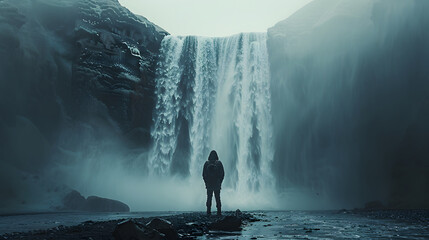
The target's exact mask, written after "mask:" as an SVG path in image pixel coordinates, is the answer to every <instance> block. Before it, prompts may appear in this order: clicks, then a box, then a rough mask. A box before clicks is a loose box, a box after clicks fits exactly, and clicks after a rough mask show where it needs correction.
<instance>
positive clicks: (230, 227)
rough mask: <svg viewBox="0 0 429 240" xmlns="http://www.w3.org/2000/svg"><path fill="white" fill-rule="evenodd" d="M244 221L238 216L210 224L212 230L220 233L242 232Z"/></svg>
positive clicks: (227, 217)
mask: <svg viewBox="0 0 429 240" xmlns="http://www.w3.org/2000/svg"><path fill="white" fill-rule="evenodd" d="M241 224H242V220H241V218H239V217H236V216H226V217H224V218H222V219H220V220H217V221H216V222H214V223H212V224H210V226H209V228H210V229H211V230H220V231H241Z"/></svg>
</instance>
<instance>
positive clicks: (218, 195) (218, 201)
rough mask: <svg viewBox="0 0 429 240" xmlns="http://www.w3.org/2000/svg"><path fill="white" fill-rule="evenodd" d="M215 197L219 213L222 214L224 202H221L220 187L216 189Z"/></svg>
mask: <svg viewBox="0 0 429 240" xmlns="http://www.w3.org/2000/svg"><path fill="white" fill-rule="evenodd" d="M214 195H215V199H216V208H217V215H221V214H222V204H221V202H220V189H219V190H215V191H214Z"/></svg>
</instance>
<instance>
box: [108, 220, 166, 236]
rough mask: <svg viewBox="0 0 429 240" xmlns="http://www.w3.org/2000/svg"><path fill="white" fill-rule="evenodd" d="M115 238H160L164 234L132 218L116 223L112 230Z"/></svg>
mask: <svg viewBox="0 0 429 240" xmlns="http://www.w3.org/2000/svg"><path fill="white" fill-rule="evenodd" d="M113 237H114V238H115V240H149V239H150V240H158V239H159V240H161V239H165V235H164V234H162V233H160V232H158V231H156V230H154V229H151V228H149V227H147V226H145V225H141V224H138V223H136V222H134V221H132V220H125V221H123V222H120V223H118V225H117V226H116V228H115V231H114V232H113Z"/></svg>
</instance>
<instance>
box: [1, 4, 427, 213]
mask: <svg viewBox="0 0 429 240" xmlns="http://www.w3.org/2000/svg"><path fill="white" fill-rule="evenodd" d="M428 9H429V3H427V2H426V1H418V0H415V1H411V0H410V1H400V0H362V1H352V0H314V1H312V2H310V3H309V4H308V5H306V6H304V7H303V8H301V9H300V10H298V11H297V12H296V13H295V14H293V15H291V16H290V17H288V18H287V19H285V20H283V21H281V22H279V23H277V24H276V25H274V26H272V27H271V28H269V29H267V31H266V32H257V33H253V32H245V33H239V34H235V35H231V36H226V37H198V36H193V35H191V36H175V35H170V34H169V33H168V32H167V31H165V30H164V29H162V28H161V27H162V26H161V27H160V26H159V25H156V24H157V23H152V22H150V21H149V20H147V19H146V18H145V17H142V16H138V15H135V14H133V13H132V12H130V11H129V10H128V9H126V8H124V7H122V6H121V5H120V4H119V2H118V1H113V0H97V1H94V2H91V3H88V2H87V1H71V0H61V1H53V0H34V1H30V0H25V1H24V0H23V1H12V0H6V1H4V2H2V3H1V4H0V10H1V11H0V53H1V54H0V113H1V115H0V182H1V183H0V193H1V197H0V212H1V213H11V212H12V213H14V212H34V211H36V212H40V211H56V210H58V209H60V208H59V207H60V206H61V204H62V199H63V197H64V196H65V195H66V194H67V193H69V192H70V191H71V190H73V189H74V190H77V191H78V192H80V193H81V194H82V195H83V196H85V197H86V196H91V195H96V196H101V197H105V198H111V199H115V200H119V201H122V202H124V203H126V204H128V205H129V206H130V208H131V211H201V210H203V209H204V208H205V205H204V202H205V198H206V191H205V186H204V182H203V180H202V177H201V173H202V167H203V164H204V162H205V161H206V160H207V157H208V154H209V152H210V151H211V150H212V149H215V150H216V151H217V152H218V154H219V158H220V160H221V161H222V162H223V164H224V167H225V174H226V175H225V180H224V183H223V185H222V193H221V194H222V202H223V206H224V209H225V210H235V209H241V210H259V209H263V210H284V209H287V210H290V209H341V208H355V207H362V206H363V205H364V204H365V203H366V202H368V201H374V200H378V201H381V202H382V203H383V204H385V205H386V206H388V207H390V208H428V205H427V204H428V202H429V201H428V200H429V192H428V191H427V189H429V177H428V176H429V161H428V159H429V148H428V147H427V143H428V141H429V126H428V125H427V122H429V95H428V93H429V68H428V66H429V46H428V45H429V33H428V31H427V30H425V26H428V25H429V17H428V16H427V14H426V13H427V10H428ZM243 31H244V30H243ZM195 35H198V34H195Z"/></svg>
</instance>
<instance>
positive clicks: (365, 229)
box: [201, 210, 429, 239]
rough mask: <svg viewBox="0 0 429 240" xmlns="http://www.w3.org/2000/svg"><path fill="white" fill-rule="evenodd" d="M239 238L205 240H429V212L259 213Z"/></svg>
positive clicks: (219, 236) (213, 236) (228, 237)
mask: <svg viewBox="0 0 429 240" xmlns="http://www.w3.org/2000/svg"><path fill="white" fill-rule="evenodd" d="M254 215H255V216H256V217H257V218H260V219H261V220H262V221H259V222H252V223H249V224H248V225H247V226H246V227H245V228H244V229H243V231H242V232H241V234H239V235H235V236H234V235H229V236H225V235H219V234H216V233H213V234H210V235H207V236H202V237H201V239H214V238H217V239H355V238H364V239H377V238H378V239H380V238H381V239H429V210H412V211H407V210H404V211H389V210H386V211H368V212H362V211H355V212H353V211H283V212H255V213H254Z"/></svg>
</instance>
